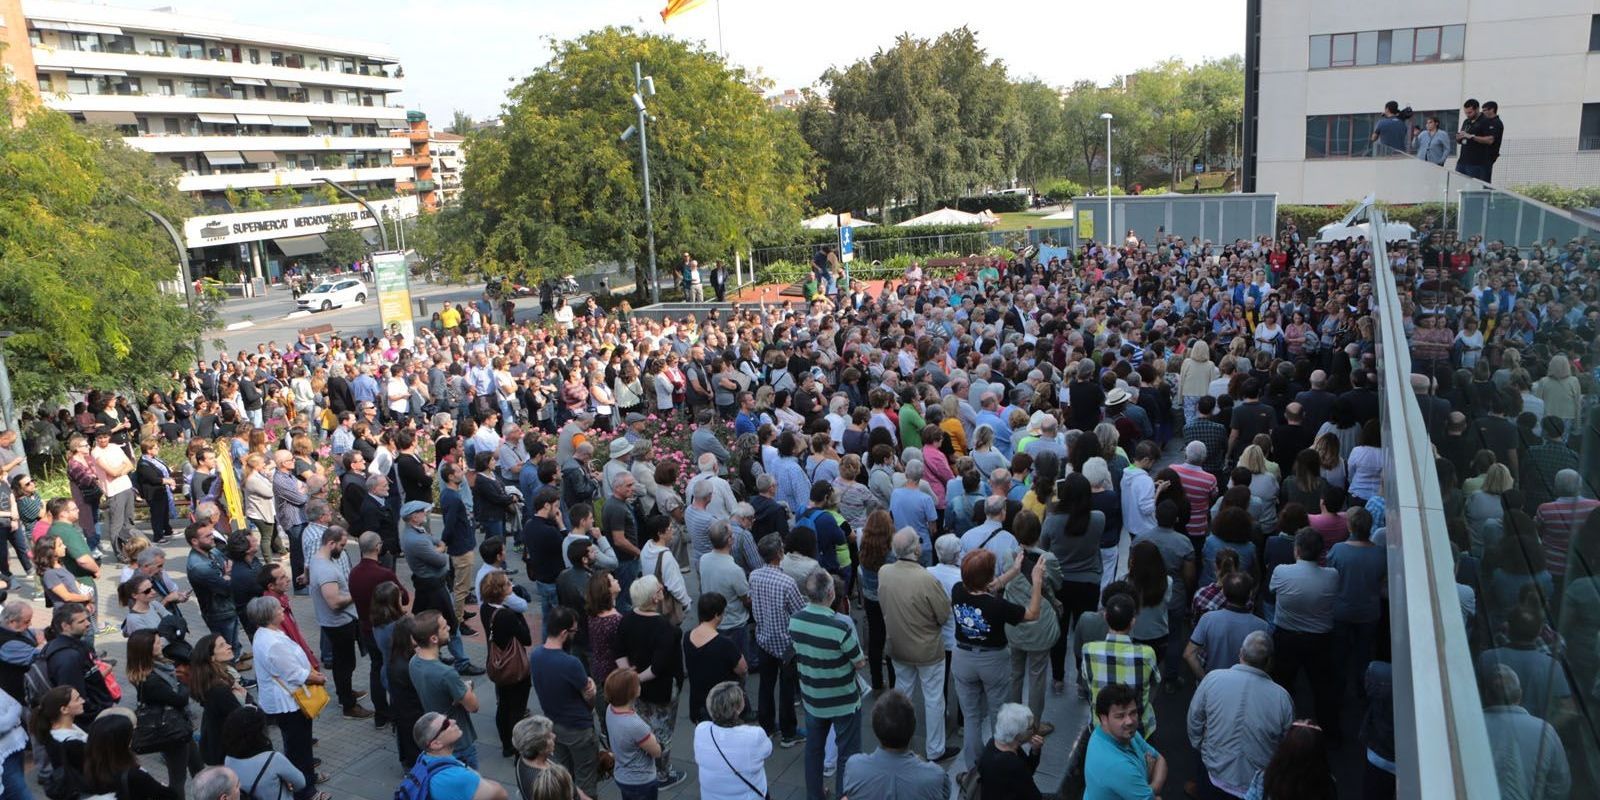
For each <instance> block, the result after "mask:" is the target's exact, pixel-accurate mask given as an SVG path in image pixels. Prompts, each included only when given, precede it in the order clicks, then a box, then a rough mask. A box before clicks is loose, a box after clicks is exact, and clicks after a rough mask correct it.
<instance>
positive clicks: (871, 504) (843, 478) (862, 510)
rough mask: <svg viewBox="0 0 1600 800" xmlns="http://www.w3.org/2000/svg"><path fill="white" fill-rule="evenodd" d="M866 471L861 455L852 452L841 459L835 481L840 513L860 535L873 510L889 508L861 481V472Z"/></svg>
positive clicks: (834, 488) (834, 485)
mask: <svg viewBox="0 0 1600 800" xmlns="http://www.w3.org/2000/svg"><path fill="white" fill-rule="evenodd" d="M864 471H865V469H864V468H863V467H862V465H861V457H860V456H858V455H855V454H854V453H851V454H849V455H846V456H845V457H843V458H841V459H839V477H837V478H835V479H834V481H833V490H834V492H835V494H836V495H837V496H838V498H839V513H840V514H843V515H844V521H845V522H847V523H849V525H850V530H852V531H855V532H856V533H857V535H858V536H859V535H860V531H861V530H862V529H863V528H865V527H866V524H867V517H868V516H869V515H871V514H872V512H874V511H880V510H883V509H885V508H887V506H885V505H884V504H883V502H882V501H881V500H879V499H878V496H877V495H876V494H873V492H872V490H871V489H869V488H867V485H866V484H864V483H862V482H861V480H860V478H861V473H863V472H864Z"/></svg>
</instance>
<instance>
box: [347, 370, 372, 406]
mask: <svg viewBox="0 0 1600 800" xmlns="http://www.w3.org/2000/svg"><path fill="white" fill-rule="evenodd" d="M350 396H351V397H354V398H355V400H356V404H357V405H358V406H359V405H360V404H361V403H376V402H377V401H378V381H377V379H376V378H373V377H372V367H370V366H362V367H361V374H360V375H358V376H356V379H355V380H353V381H351V382H350Z"/></svg>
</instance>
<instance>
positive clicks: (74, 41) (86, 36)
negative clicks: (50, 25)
mask: <svg viewBox="0 0 1600 800" xmlns="http://www.w3.org/2000/svg"><path fill="white" fill-rule="evenodd" d="M67 49H68V50H77V51H78V52H81V53H98V52H100V34H98V33H73V34H70V35H69V38H68V39H67Z"/></svg>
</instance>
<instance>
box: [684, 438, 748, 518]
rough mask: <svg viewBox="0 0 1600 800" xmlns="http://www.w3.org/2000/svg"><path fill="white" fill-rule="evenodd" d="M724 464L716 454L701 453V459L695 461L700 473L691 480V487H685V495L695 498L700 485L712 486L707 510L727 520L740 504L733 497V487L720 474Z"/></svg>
mask: <svg viewBox="0 0 1600 800" xmlns="http://www.w3.org/2000/svg"><path fill="white" fill-rule="evenodd" d="M723 463H725V462H723V461H720V460H718V457H717V455H716V454H714V453H701V454H700V457H699V458H697V459H696V460H695V466H696V468H697V469H698V470H699V472H698V473H697V474H696V475H695V476H694V477H693V478H690V479H689V485H688V486H687V487H685V494H687V495H688V496H689V497H690V498H693V497H694V496H695V490H696V489H697V488H698V487H699V486H700V484H702V483H705V484H709V485H710V486H711V502H710V505H709V507H708V509H707V510H709V511H710V512H711V514H712V515H713V516H715V517H717V518H718V519H726V518H727V517H728V516H730V515H731V514H733V506H734V504H735V503H737V502H739V501H738V500H737V499H736V498H735V497H734V496H733V487H731V486H729V485H728V481H727V480H725V479H724V478H723V477H722V476H721V475H720V474H719V473H720V472H722V464H723Z"/></svg>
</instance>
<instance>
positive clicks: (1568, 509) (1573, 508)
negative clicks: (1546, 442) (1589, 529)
mask: <svg viewBox="0 0 1600 800" xmlns="http://www.w3.org/2000/svg"><path fill="white" fill-rule="evenodd" d="M1545 419H1546V420H1547V421H1548V420H1550V419H1554V417H1546V418H1545ZM1542 446H1543V445H1540V447H1542ZM1537 449H1538V447H1534V448H1530V449H1529V455H1530V457H1531V455H1532V451H1533V450H1537ZM1535 469H1537V467H1535ZM1554 489H1555V499H1553V500H1551V501H1550V502H1548V503H1542V504H1540V505H1539V506H1538V510H1537V513H1536V514H1535V519H1536V520H1537V521H1538V523H1539V539H1540V541H1542V542H1544V545H1545V547H1544V550H1545V566H1546V568H1547V569H1549V570H1550V576H1551V577H1553V578H1555V579H1556V580H1557V581H1559V580H1561V576H1564V575H1566V574H1567V548H1568V545H1569V543H1570V542H1572V540H1573V539H1575V538H1577V535H1578V531H1579V530H1581V529H1582V528H1583V525H1584V523H1585V522H1587V521H1588V519H1589V515H1590V514H1592V513H1594V510H1595V508H1597V507H1600V500H1595V499H1593V498H1589V497H1584V496H1583V476H1582V475H1581V474H1579V472H1578V471H1577V470H1575V469H1563V470H1560V471H1559V472H1557V473H1556V477H1555V486H1554Z"/></svg>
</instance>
